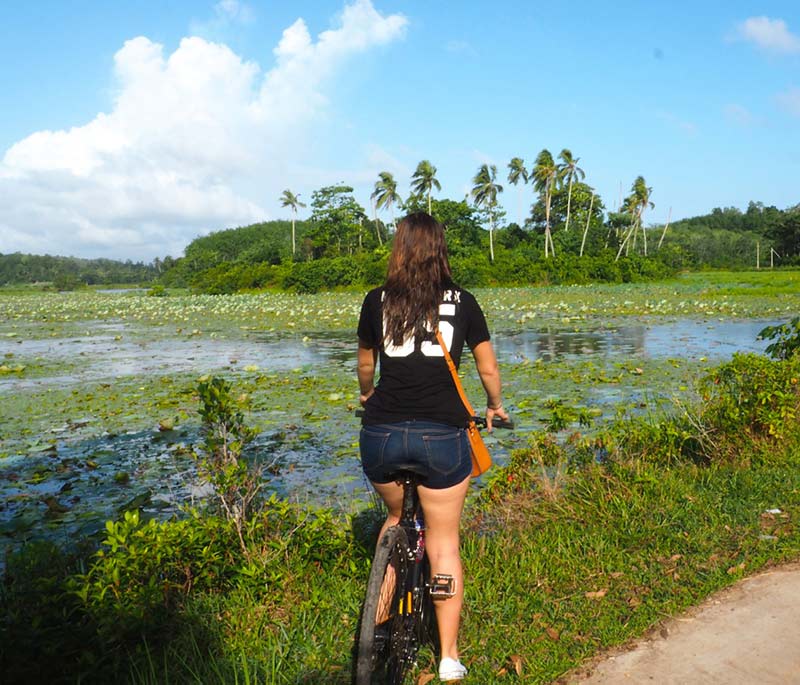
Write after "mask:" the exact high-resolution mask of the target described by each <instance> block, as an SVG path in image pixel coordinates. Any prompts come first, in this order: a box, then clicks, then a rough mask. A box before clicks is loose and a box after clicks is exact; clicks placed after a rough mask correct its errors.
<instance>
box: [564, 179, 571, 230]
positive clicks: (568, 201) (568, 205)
mask: <svg viewBox="0 0 800 685" xmlns="http://www.w3.org/2000/svg"><path fill="white" fill-rule="evenodd" d="M571 206H572V174H570V177H569V189H568V190H567V222H566V223H565V224H564V232H566V231H568V230H569V210H570V207H571Z"/></svg>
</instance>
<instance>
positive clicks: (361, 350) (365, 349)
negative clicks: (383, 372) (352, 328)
mask: <svg viewBox="0 0 800 685" xmlns="http://www.w3.org/2000/svg"><path fill="white" fill-rule="evenodd" d="M377 359H378V350H377V349H375V348H373V347H369V345H367V343H365V342H364V341H363V340H361V339H360V338H359V340H358V386H359V389H360V390H361V396H360V397H359V398H358V400H359V402H361V405H362V406H363V405H364V404H366V402H367V400H368V399H369V398H370V397H371V396H372V393H373V392H375V385H374V384H375V362H376V361H377Z"/></svg>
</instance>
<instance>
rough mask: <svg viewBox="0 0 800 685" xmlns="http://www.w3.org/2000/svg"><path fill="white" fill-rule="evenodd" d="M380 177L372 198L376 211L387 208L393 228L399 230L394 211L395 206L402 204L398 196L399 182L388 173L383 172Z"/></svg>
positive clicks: (376, 182)
mask: <svg viewBox="0 0 800 685" xmlns="http://www.w3.org/2000/svg"><path fill="white" fill-rule="evenodd" d="M378 176H379V178H378V180H377V181H375V189H374V190H373V191H372V195H370V198H371V199H372V200H374V201H375V208H376V209H383V208H384V207H385V208H387V209H388V210H389V215H390V216H391V218H392V226H393V227H394V228H397V226H395V223H394V211H393V209H392V208H393V207H394V205H396V204H400V196H399V195H398V194H397V181H395V180H394V176H393V175H392V174H390V173H389V172H388V171H381V172H380V173H379V174H378ZM376 223H377V222H376Z"/></svg>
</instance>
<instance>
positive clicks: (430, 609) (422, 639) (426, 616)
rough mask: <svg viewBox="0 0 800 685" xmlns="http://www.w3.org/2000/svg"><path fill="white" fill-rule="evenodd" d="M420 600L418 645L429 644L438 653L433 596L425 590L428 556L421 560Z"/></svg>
mask: <svg viewBox="0 0 800 685" xmlns="http://www.w3.org/2000/svg"><path fill="white" fill-rule="evenodd" d="M421 574H422V582H421V585H422V601H421V602H420V604H419V607H418V609H419V612H418V613H419V619H418V624H417V631H418V632H417V640H418V642H419V644H420V645H425V644H427V645H430V647H431V649H433V653H434V655H438V654H439V646H440V645H439V624H438V623H437V622H436V609H435V607H434V604H433V598H432V597H431V594H430V592H428V591H427V583H428V581H430V576H431V563H430V561H429V560H428V557H427V556H425V558H424V559H423V560H422V566H421Z"/></svg>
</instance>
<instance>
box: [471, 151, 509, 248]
mask: <svg viewBox="0 0 800 685" xmlns="http://www.w3.org/2000/svg"><path fill="white" fill-rule="evenodd" d="M496 178H497V167H496V166H495V165H494V164H492V165H491V166H489V165H488V164H481V166H480V169H478V173H477V174H475V178H473V179H472V183H473V187H472V200H473V202H474V203H475V206H476V207H482V206H483V207H486V208H487V209H488V210H489V258H490V259H491V260H492V261H494V239H493V234H494V220H495V219H494V208H495V207H496V206H497V194H498V193H502V192H503V186H501V185H500V184H498V183H495V179H496Z"/></svg>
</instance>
